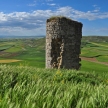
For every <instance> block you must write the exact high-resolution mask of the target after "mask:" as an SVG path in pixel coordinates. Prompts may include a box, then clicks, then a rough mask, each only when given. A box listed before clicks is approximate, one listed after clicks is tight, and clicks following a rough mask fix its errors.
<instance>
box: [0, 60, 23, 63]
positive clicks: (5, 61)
mask: <svg viewBox="0 0 108 108" xmlns="http://www.w3.org/2000/svg"><path fill="white" fill-rule="evenodd" d="M19 61H22V60H16V59H6V60H0V63H11V62H19Z"/></svg>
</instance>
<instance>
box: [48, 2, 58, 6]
mask: <svg viewBox="0 0 108 108" xmlns="http://www.w3.org/2000/svg"><path fill="white" fill-rule="evenodd" d="M47 5H49V6H55V5H56V4H55V3H51V4H50V3H47Z"/></svg>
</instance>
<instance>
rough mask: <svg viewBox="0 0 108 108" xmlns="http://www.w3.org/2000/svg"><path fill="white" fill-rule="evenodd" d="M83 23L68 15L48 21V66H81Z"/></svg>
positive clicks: (66, 67)
mask: <svg viewBox="0 0 108 108" xmlns="http://www.w3.org/2000/svg"><path fill="white" fill-rule="evenodd" d="M81 38H82V23H80V22H77V21H74V20H71V19H69V18H66V17H56V16H55V17H52V18H50V19H47V21H46V68H57V69H59V68H65V69H76V70H78V69H79V68H80V65H81V64H80V63H79V62H80V61H81V59H80V58H79V54H80V45H81Z"/></svg>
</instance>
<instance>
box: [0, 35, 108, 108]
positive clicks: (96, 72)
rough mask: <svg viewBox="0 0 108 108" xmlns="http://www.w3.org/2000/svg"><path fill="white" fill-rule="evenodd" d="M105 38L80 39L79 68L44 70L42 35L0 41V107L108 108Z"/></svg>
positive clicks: (107, 71)
mask: <svg viewBox="0 0 108 108" xmlns="http://www.w3.org/2000/svg"><path fill="white" fill-rule="evenodd" d="M104 38H105V39H103V38H99V39H98V38H97V37H94V38H93V37H92V38H90V37H84V38H83V39H82V45H81V55H80V57H85V60H84V59H83V60H82V61H81V64H82V66H81V68H80V70H79V71H76V70H66V69H61V70H57V69H45V38H42V39H38V40H37V39H10V40H3V41H2V40H0V42H1V43H0V48H1V50H2V49H3V51H0V108H108V66H107V65H106V64H105V63H108V48H107V46H108V42H107V38H106V37H104ZM87 59H91V61H90V60H87ZM92 59H93V60H94V61H92ZM11 60H13V61H17V62H12V61H11ZM18 60H21V61H18ZM3 61H5V62H7V63H2V62H3ZM9 61H10V62H9Z"/></svg>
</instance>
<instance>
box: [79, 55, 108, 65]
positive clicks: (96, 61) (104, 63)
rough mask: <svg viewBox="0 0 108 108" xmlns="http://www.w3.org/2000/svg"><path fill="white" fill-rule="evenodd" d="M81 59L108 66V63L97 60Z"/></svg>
mask: <svg viewBox="0 0 108 108" xmlns="http://www.w3.org/2000/svg"><path fill="white" fill-rule="evenodd" d="M81 59H82V60H86V61H89V62H95V63H99V64H103V65H106V66H108V62H99V61H98V60H97V59H96V58H88V57H81Z"/></svg>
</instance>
